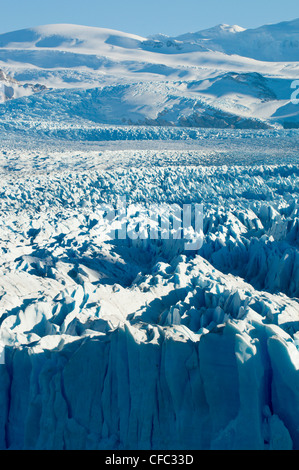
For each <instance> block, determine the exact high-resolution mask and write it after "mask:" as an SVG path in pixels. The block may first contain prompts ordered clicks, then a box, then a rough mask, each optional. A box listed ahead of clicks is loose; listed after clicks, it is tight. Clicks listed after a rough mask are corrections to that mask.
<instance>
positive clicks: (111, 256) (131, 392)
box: [0, 20, 299, 451]
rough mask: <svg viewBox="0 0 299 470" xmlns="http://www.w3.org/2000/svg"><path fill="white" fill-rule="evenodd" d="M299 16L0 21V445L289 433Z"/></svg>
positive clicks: (258, 444)
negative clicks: (23, 24)
mask: <svg viewBox="0 0 299 470" xmlns="http://www.w3.org/2000/svg"><path fill="white" fill-rule="evenodd" d="M297 26H298V20H295V21H292V22H287V23H281V24H279V25H268V26H265V27H261V28H259V29H258V30H254V31H251V30H245V29H244V28H242V27H239V26H237V25H234V26H228V25H220V26H217V27H215V28H212V29H211V30H207V31H202V32H198V33H189V34H186V35H184V36H183V37H178V38H168V37H166V36H163V35H159V36H155V37H151V38H143V37H140V36H136V35H132V34H127V33H121V32H117V31H113V30H109V29H104V28H89V27H84V26H76V25H46V26H40V27H36V28H31V29H27V30H22V31H18V32H12V33H6V34H2V35H0V70H1V71H0V84H1V85H2V90H4V93H3V96H2V101H3V102H2V103H0V142H1V144H0V175H1V177H0V208H1V210H0V253H1V258H0V403H1V407H0V448H1V449H2V450H8V449H9V450H54V449H55V450H56V449H57V450H104V451H108V450H113V451H114V450H115V451H123V450H165V449H167V450H246V449H247V450H298V449H299V429H298V415H299V372H298V370H299V250H298V248H299V166H298V150H299V145H298V142H299V130H298V129H297V123H298V116H299V111H298V106H296V105H294V104H293V103H292V102H291V87H290V84H291V83H292V81H293V80H295V79H296V77H298V60H297V55H296V51H297V49H296V47H297V46H296V44H297V43H296V38H297V36H298V27H297ZM261 38H264V39H265V40H266V39H267V47H266V48H265V49H264V50H263V48H259V47H258V44H259V41H260V40H261ZM282 44H283V50H284V51H285V52H286V53H287V59H285V60H284V61H282V60H281V53H282V52H281V51H282V49H281V48H282ZM245 45H246V47H245ZM246 54H247V55H246ZM286 60H287V61H288V62H287V61H286ZM296 74H297V75H296ZM124 198H125V199H126V202H127V206H126V209H127V210H126V211H125V212H117V211H114V210H113V208H116V207H117V206H118V204H119V201H121V200H123V199H124ZM196 205H200V206H201V207H202V208H203V220H202V222H203V223H202V236H203V238H202V244H201V245H200V247H199V248H198V249H196V250H195V249H194V250H190V249H188V244H186V241H188V240H189V238H188V237H189V235H190V234H191V235H192V234H193V235H194V231H193V232H192V230H191V227H190V231H189V232H188V233H186V232H184V231H183V230H182V232H180V233H181V236H178V232H177V231H176V230H175V229H174V227H175V223H177V222H178V214H181V212H182V211H183V210H184V207H186V206H188V207H190V206H191V207H195V206H196ZM149 207H150V208H153V207H154V211H155V214H156V215H158V217H157V218H156V219H155V220H154V221H153V220H151V219H149V216H148V214H149ZM169 220H170V222H169V227H168V228H169V234H168V235H169V236H167V237H166V236H165V226H167V223H166V222H167V221H169ZM191 222H192V220H191ZM163 223H164V225H163ZM153 224H156V225H155V227H156V231H155V236H150V233H151V232H150V229H151V228H152V227H153ZM165 224H166V225H165ZM124 227H125V228H126V230H127V231H126V236H120V230H123V228H124ZM117 234H118V235H117Z"/></svg>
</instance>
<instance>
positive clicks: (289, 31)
mask: <svg viewBox="0 0 299 470" xmlns="http://www.w3.org/2000/svg"><path fill="white" fill-rule="evenodd" d="M173 39H176V40H178V41H183V42H188V43H191V44H198V45H205V46H206V47H208V48H209V49H211V50H216V51H221V52H225V53H226V54H237V55H239V56H243V57H250V58H252V59H256V60H262V61H272V62H278V61H281V62H292V61H294V62H297V61H298V60H299V18H298V19H296V20H293V21H284V22H282V23H278V24H270V25H265V26H261V27H259V28H255V29H244V28H241V27H240V26H237V25H234V26H229V25H225V24H221V25H218V26H216V27H214V28H211V29H207V30H204V31H198V32H197V33H189V34H184V35H181V36H178V37H177V38H173Z"/></svg>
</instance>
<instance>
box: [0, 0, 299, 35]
mask: <svg viewBox="0 0 299 470" xmlns="http://www.w3.org/2000/svg"><path fill="white" fill-rule="evenodd" d="M298 17H299V2H298V0H283V1H282V0H271V1H269V0H267V1H265V0H247V1H244V0H204V1H202V0H146V1H144V0H104V1H102V0H49V1H46V2H41V1H40V0H9V1H5V2H4V0H0V32H7V31H13V30H16V29H22V28H28V27H30V26H38V25H42V24H48V23H74V24H83V25H87V26H99V27H106V28H111V29H118V30H121V31H126V32H130V33H135V34H139V35H144V36H148V35H150V34H155V33H160V32H161V33H165V34H168V35H173V36H176V35H179V34H182V33H186V32H194V31H198V30H200V29H204V28H209V27H211V26H215V25H216V24H219V23H227V24H238V25H240V26H243V27H245V28H250V27H257V26H261V25H263V24H269V23H278V22H279V21H286V20H291V19H295V18H298Z"/></svg>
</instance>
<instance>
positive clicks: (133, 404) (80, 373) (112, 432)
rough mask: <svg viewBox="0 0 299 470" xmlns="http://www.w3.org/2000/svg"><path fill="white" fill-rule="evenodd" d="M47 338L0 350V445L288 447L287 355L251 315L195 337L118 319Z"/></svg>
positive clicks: (291, 410) (294, 443)
mask: <svg viewBox="0 0 299 470" xmlns="http://www.w3.org/2000/svg"><path fill="white" fill-rule="evenodd" d="M244 328H245V329H244ZM153 330H154V331H153ZM246 330H247V331H246ZM51 343H52V346H54V343H56V344H57V346H56V347H55V348H53V347H52V349H51V350H50V349H47V344H46V343H45V345H44V348H42V347H41V346H42V345H40V346H39V345H28V346H27V347H26V348H24V349H22V350H19V351H14V352H13V351H10V352H9V353H8V356H7V364H6V366H5V368H3V367H2V368H1V377H2V378H4V380H1V403H2V405H3V406H2V410H6V412H7V413H8V416H7V424H6V426H2V427H1V428H2V432H1V434H2V435H1V443H2V444H1V445H2V448H7V447H8V448H10V449H14V448H17V449H21V448H26V449H31V448H33V449H35V448H37V449H88V448H90V449H95V448H97V449H165V448H167V449H198V448H201V449H246V448H247V449H257V450H258V449H265V448H271V449H285V450H288V449H292V448H298V431H297V425H296V413H297V408H298V390H297V388H298V384H297V380H295V381H294V377H293V375H292V374H296V370H297V369H296V366H297V365H298V364H297V363H298V360H299V353H298V350H297V349H296V347H295V346H294V344H293V342H292V340H291V338H290V337H288V335H286V334H281V333H280V331H279V329H278V328H277V329H274V330H273V331H271V329H268V327H267V325H265V324H263V322H262V321H253V322H252V324H251V325H250V323H247V324H245V323H244V322H242V321H230V322H228V323H227V324H226V325H219V326H218V327H216V328H215V329H214V330H213V331H211V332H209V333H206V334H203V335H194V334H191V332H190V331H188V329H186V328H184V329H183V328H181V327H172V328H171V329H168V330H165V329H163V328H161V327H156V328H154V329H151V328H149V327H146V328H145V327H144V326H140V325H139V326H134V327H132V326H130V325H128V324H124V325H123V326H122V327H120V328H117V329H116V330H114V331H113V332H111V333H110V334H109V335H108V336H102V335H94V336H93V337H87V338H81V339H80V340H74V341H71V342H68V341H64V338H60V341H59V343H58V341H57V340H56V338H55V337H53V339H52V340H51V341H49V343H48V347H49V346H50V345H51ZM276 345H277V346H276ZM281 348H282V351H281ZM288 349H290V351H291V359H290V353H289V351H288ZM281 352H283V354H281ZM284 356H286V359H287V363H286V364H285V366H286V367H285V368H282V369H281V365H283V364H281V362H283V361H284ZM145 364H146V367H145V366H144V365H145ZM278 374H283V377H278ZM272 376H273V381H271V377H272ZM20 389H21V390H22V394H19V393H18V390H20ZM9 390H10V393H9V392H8V391H9ZM9 396H10V398H9ZM291 397H293V398H291ZM296 397H297V402H296ZM8 400H10V403H9V404H8V403H7V401H8ZM2 416H3V412H2ZM278 436H279V437H278Z"/></svg>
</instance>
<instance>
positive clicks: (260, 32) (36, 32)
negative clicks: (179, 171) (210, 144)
mask: <svg viewBox="0 0 299 470" xmlns="http://www.w3.org/2000/svg"><path fill="white" fill-rule="evenodd" d="M298 25H299V20H294V21H291V22H285V23H281V24H278V25H269V26H264V27H261V28H257V29H256V30H244V28H241V27H238V26H236V25H234V26H228V25H219V26H216V27H215V28H211V29H209V30H205V31H200V32H197V33H193V34H186V35H183V36H179V37H177V38H168V37H166V36H163V35H159V36H155V37H152V38H144V37H141V36H136V35H133V34H128V33H122V32H119V31H114V30H110V29H104V28H93V27H85V26H76V25H46V26H39V27H35V28H31V29H25V30H21V31H16V32H11V33H5V34H2V35H0V67H1V68H2V70H3V71H4V72H5V73H6V75H7V76H9V77H10V80H17V81H18V82H19V83H20V84H21V85H22V86H23V87H24V86H26V87H27V90H28V86H27V85H26V83H28V82H29V83H39V84H41V85H43V86H45V87H47V88H50V89H51V90H50V91H47V93H46V94H45V93H42V94H41V95H40V96H37V97H36V98H35V99H36V100H37V104H36V106H35V105H34V106H33V104H32V103H33V102H32V100H29V101H28V103H27V104H26V99H25V101H24V100H22V101H21V102H18V103H17V102H15V104H14V105H12V104H10V105H9V106H8V107H6V108H3V109H2V115H5V119H10V116H11V114H9V113H13V107H14V106H15V107H16V109H18V110H19V111H21V112H20V114H19V118H20V119H22V118H24V119H30V115H29V114H30V113H29V114H28V112H29V111H28V110H29V108H30V109H31V111H30V112H32V113H33V114H36V110H38V108H39V107H40V108H41V109H43V110H44V109H46V107H47V106H48V105H49V104H50V103H52V102H55V101H57V100H58V101H59V103H60V104H59V105H58V109H59V115H61V113H62V114H63V112H64V113H65V115H66V116H68V115H70V114H71V113H72V112H73V111H74V106H75V107H76V109H78V107H79V108H80V109H82V110H83V109H84V112H83V114H84V119H87V120H90V121H92V122H98V123H111V124H113V123H132V124H148V123H152V124H163V125H171V126H173V125H175V126H177V125H180V126H181V125H187V126H199V127H201V126H203V127H206V126H212V127H227V126H229V127H236V126H237V127H240V126H242V125H243V124H244V126H245V127H250V126H251V127H253V128H257V127H261V128H265V127H269V126H277V125H278V126H281V125H282V126H284V125H287V126H296V125H298V109H297V107H295V106H293V104H292V103H291V95H292V89H291V84H292V82H293V81H294V80H295V79H296V78H297V76H298V73H299V61H298V58H299V56H298V47H297V46H298V41H297V39H298V34H299V33H298V31H299V28H298ZM296 38H297V39H296ZM254 51H257V54H256V53H255V52H254ZM282 60H283V61H282ZM18 87H19V86H17V84H16V87H15V88H16V89H17V88H18ZM111 87H114V88H111ZM122 87H123V88H122ZM95 88H97V89H98V91H95V90H94V91H92V89H95ZM23 89H24V88H23ZM66 89H68V91H66ZM80 89H81V90H82V91H79V90H80ZM71 90H72V91H73V93H72V92H71ZM83 90H85V91H83ZM88 90H89V91H88ZM38 91H43V90H42V89H41V88H39V89H38ZM51 93H53V97H51V96H49V94H51ZM28 94H31V93H28ZM64 94H66V95H65V96H67V99H65V100H61V99H60V98H59V97H63V95H64ZM23 95H25V93H23ZM95 95H96V96H101V100H100V101H97V100H96V101H95V102H93V106H92V108H90V107H87V101H86V100H88V99H89V96H95ZM19 96H21V94H20V93H18V92H17V91H15V92H14V94H13V96H11V97H14V98H16V97H19ZM112 96H113V99H111V98H112ZM40 100H43V103H42V104H40V105H39V104H38V103H40ZM78 100H79V101H80V103H81V104H79V103H78ZM103 100H104V101H103ZM62 101H63V102H62ZM74 102H76V104H75V103H74ZM30 103H31V104H30ZM105 103H106V104H105ZM108 103H110V105H109V104H108ZM62 106H64V107H65V109H64V110H63V109H62ZM88 109H92V110H91V111H90V113H89V114H88V111H87V110H88ZM23 110H25V114H24V115H23V114H22V113H23ZM0 111H1V110H0ZM49 112H50V113H51V115H52V118H53V119H54V115H53V108H52V110H51V109H49ZM76 115H78V114H76ZM79 115H80V113H79Z"/></svg>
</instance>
